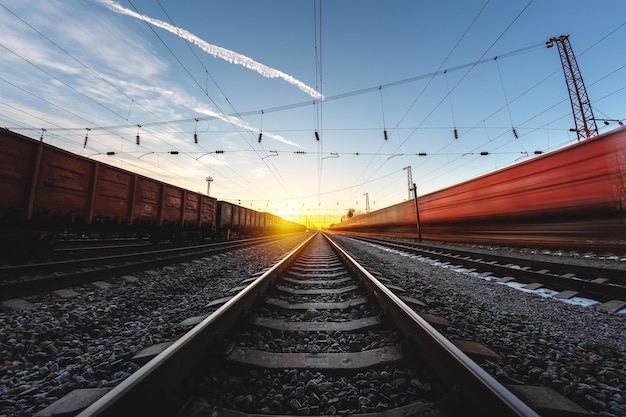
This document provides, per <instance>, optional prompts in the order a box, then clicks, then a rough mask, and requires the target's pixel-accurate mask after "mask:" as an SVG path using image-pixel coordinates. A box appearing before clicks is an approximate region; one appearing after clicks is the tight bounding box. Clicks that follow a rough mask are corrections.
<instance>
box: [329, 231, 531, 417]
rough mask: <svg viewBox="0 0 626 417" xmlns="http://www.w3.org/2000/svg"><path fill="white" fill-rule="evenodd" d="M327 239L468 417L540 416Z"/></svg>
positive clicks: (333, 242)
mask: <svg viewBox="0 0 626 417" xmlns="http://www.w3.org/2000/svg"><path fill="white" fill-rule="evenodd" d="M324 236H326V238H327V239H328V240H329V242H331V244H332V245H333V246H334V247H335V249H336V250H337V251H338V252H339V253H341V256H342V257H343V258H344V259H346V260H347V265H348V266H349V268H350V269H351V270H352V272H353V273H354V274H355V275H357V276H358V277H359V279H360V280H361V282H362V283H363V284H364V285H365V286H366V288H368V290H369V292H370V293H371V294H372V295H373V296H374V297H375V298H376V300H377V301H378V302H379V303H380V305H381V306H382V307H383V309H384V310H385V311H386V312H387V313H388V314H389V315H390V316H391V317H393V319H394V322H395V324H396V325H397V326H398V328H399V329H400V330H401V331H402V332H403V333H404V335H405V336H406V337H408V338H409V339H410V340H411V341H412V342H413V343H414V344H415V345H416V346H417V347H418V348H419V349H420V351H423V352H426V354H425V355H424V356H425V357H427V358H428V360H429V362H430V363H431V364H432V365H433V368H434V369H435V372H437V373H438V374H439V376H440V377H441V378H442V380H443V381H444V382H446V383H447V384H449V385H450V386H451V387H453V389H454V392H455V394H458V396H459V397H462V399H463V401H466V402H467V403H468V404H471V408H472V412H469V413H468V415H484V416H526V417H531V416H535V417H538V416H539V415H538V414H537V413H536V412H535V411H533V410H532V409H531V408H530V407H529V406H528V405H526V404H525V403H524V402H522V401H521V400H520V399H519V398H518V397H516V396H515V395H514V394H513V393H511V391H509V390H508V389H507V388H506V387H505V386H504V385H502V384H500V383H499V382H498V381H496V380H495V379H494V378H493V377H492V376H491V375H489V374H488V373H487V372H486V371H485V370H484V369H482V368H481V367H480V366H478V364H476V362H474V361H473V360H471V359H470V358H469V357H468V356H467V355H466V354H465V353H463V352H462V351H461V350H460V349H459V348H457V347H456V346H455V345H454V344H453V343H452V342H450V341H449V340H448V339H446V338H445V337H444V336H443V335H442V334H441V333H439V332H438V331H437V330H435V329H434V328H433V327H432V326H431V325H430V324H428V322H426V320H424V319H423V318H421V317H420V316H419V315H418V314H417V313H416V312H415V311H413V309H412V308H411V307H409V306H408V305H407V304H406V303H405V302H404V301H402V300H401V299H400V298H399V297H398V296H397V295H395V294H394V293H393V292H392V291H391V290H389V289H388V288H387V287H386V286H385V285H384V284H382V283H381V282H380V281H379V280H378V279H377V278H376V277H374V276H373V275H372V274H370V273H369V272H368V271H367V270H365V269H364V268H363V267H362V266H361V265H359V264H358V263H357V262H356V260H354V259H353V258H352V257H351V256H350V255H349V254H348V253H347V252H346V251H344V250H343V249H342V248H341V247H340V246H339V245H338V244H337V243H336V242H335V241H333V240H332V239H331V238H330V237H329V236H328V235H326V234H324Z"/></svg>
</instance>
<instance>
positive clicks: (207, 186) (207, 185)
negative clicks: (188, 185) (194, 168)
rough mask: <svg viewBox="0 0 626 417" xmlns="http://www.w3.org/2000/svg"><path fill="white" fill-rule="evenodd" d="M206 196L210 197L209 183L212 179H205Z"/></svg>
mask: <svg viewBox="0 0 626 417" xmlns="http://www.w3.org/2000/svg"><path fill="white" fill-rule="evenodd" d="M205 179H206V195H208V196H210V195H211V183H212V182H213V177H206V178H205Z"/></svg>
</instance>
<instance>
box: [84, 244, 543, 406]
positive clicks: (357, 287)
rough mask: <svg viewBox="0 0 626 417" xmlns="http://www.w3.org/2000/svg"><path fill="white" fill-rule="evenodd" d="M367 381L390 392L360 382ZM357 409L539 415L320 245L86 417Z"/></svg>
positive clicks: (255, 286)
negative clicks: (337, 385)
mask: <svg viewBox="0 0 626 417" xmlns="http://www.w3.org/2000/svg"><path fill="white" fill-rule="evenodd" d="M281 310H282V312H281ZM346 315H348V316H350V317H348V318H347V317H346ZM372 326H375V327H374V328H375V330H371V327H372ZM255 335H256V336H255ZM382 336H384V337H382ZM285 340H289V342H287V343H284V342H285ZM366 340H367V342H366ZM281 341H282V342H281ZM370 373H376V374H377V375H380V379H381V380H383V381H381V384H382V385H380V386H374V385H373V383H372V382H365V383H363V382H354V383H353V381H354V378H357V379H358V378H359V376H358V375H361V376H362V375H364V374H370ZM397 375H401V376H404V377H403V378H400V377H399V378H397V380H396V376H397ZM411 375H412V376H411ZM281 378H287V381H291V383H292V384H295V386H289V384H288V383H286V382H284V381H283V380H282V379H281ZM294 379H295V382H294ZM303 379H305V380H306V384H305V383H304V381H303ZM339 379H341V380H342V381H345V380H347V381H351V382H348V385H347V386H348V387H352V388H353V389H354V390H357V391H358V393H356V392H352V391H350V389H348V391H350V392H347V393H343V394H344V396H343V397H341V398H343V399H341V398H339V399H336V398H335V399H332V398H333V395H335V394H336V393H331V392H328V393H326V392H325V391H324V389H322V388H321V386H324V387H325V389H327V390H331V391H332V390H334V386H333V384H332V381H335V380H339ZM253 380H255V381H253ZM392 380H393V381H395V382H392ZM407 380H410V381H411V384H408V383H407ZM312 381H313V382H312ZM361 381H362V380H361ZM402 381H404V382H402ZM363 384H365V385H366V386H365V387H364V386H363ZM394 384H396V385H397V384H407V386H405V387H404V388H405V390H406V394H405V395H401V396H400V397H398V396H397V395H396V396H393V395H391V394H389V393H387V390H389V389H390V388H391V386H392V385H394ZM241 387H246V389H248V390H249V391H247V394H246V391H245V390H243V391H242V388H241ZM333 392H334V391H333ZM386 394H388V396H385V395H386ZM337 395H339V396H341V394H337ZM283 400H284V401H286V402H284V403H283V402H281V401H283ZM348 409H352V410H354V409H356V410H357V411H356V412H354V411H353V412H352V413H353V414H359V413H367V414H369V415H371V416H373V415H380V416H392V415H404V416H407V415H424V416H435V415H498V416H537V414H536V413H535V412H534V411H532V410H531V409H530V408H529V407H528V406H527V405H526V404H524V403H523V402H522V401H520V400H519V399H518V398H517V397H515V396H514V395H513V394H511V392H510V391H509V390H508V389H506V388H505V387H504V386H502V385H501V384H499V383H498V382H497V381H496V380H495V379H494V378H492V377H491V376H489V375H488V374H487V373H486V372H485V371H483V370H482V369H481V368H480V367H479V366H478V365H477V364H476V363H475V362H473V361H472V360H470V359H469V358H468V356H466V355H465V354H463V353H462V352H461V351H460V350H459V349H458V348H457V347H456V346H455V345H454V344H453V343H452V342H451V341H448V340H447V339H445V338H444V337H443V336H442V335H441V334H440V333H438V332H437V331H436V330H435V329H434V328H433V327H431V326H430V325H429V324H428V323H427V322H426V321H425V320H424V319H422V318H421V317H420V316H419V315H417V314H416V313H415V312H414V311H413V310H412V309H411V308H410V307H409V306H408V305H407V304H405V303H404V302H403V301H402V300H401V299H400V298H399V297H398V296H396V295H395V294H394V293H393V292H392V291H391V290H390V289H389V288H387V287H386V286H385V285H383V284H382V282H381V280H378V279H376V278H375V277H373V276H372V275H371V274H370V273H368V272H367V271H366V270H365V269H364V268H363V267H361V266H360V265H358V264H357V263H356V262H355V261H354V260H353V259H352V258H351V257H350V256H349V255H348V254H347V253H345V252H344V251H343V250H342V249H341V248H339V247H338V246H337V245H336V244H335V243H333V242H332V241H331V240H330V239H329V238H328V237H327V236H325V235H322V234H316V235H314V236H312V237H311V238H310V239H308V240H307V241H306V242H304V243H303V244H301V245H300V246H298V247H297V248H296V249H294V250H293V251H292V252H291V253H290V254H289V256H287V257H286V258H285V259H283V260H282V261H281V262H279V263H278V264H276V265H275V266H274V267H272V268H271V269H270V270H268V271H267V272H265V273H264V274H263V275H261V276H260V277H258V278H257V279H256V280H255V281H253V282H252V283H251V284H249V285H248V286H247V287H245V288H244V289H243V290H242V291H241V292H239V293H238V294H237V295H236V296H234V297H233V298H232V299H230V300H229V301H228V302H226V304H224V305H223V306H222V307H221V308H219V309H218V310H217V311H215V313H213V314H211V315H210V316H209V317H207V318H206V319H204V320H203V321H202V322H201V323H200V324H198V325H197V326H196V327H194V328H193V329H192V330H191V331H190V332H188V333H187V334H186V335H185V336H184V337H182V338H181V339H180V340H178V341H177V342H175V343H174V344H173V345H171V346H170V347H169V348H168V349H167V350H165V351H164V352H162V353H161V354H160V355H159V356H157V357H156V358H154V359H153V360H152V361H150V362H149V363H148V364H147V365H145V366H144V367H143V368H141V369H140V370H139V371H137V372H136V373H135V374H133V375H131V376H130V377H129V378H128V379H127V380H125V381H124V382H122V383H121V384H120V385H119V386H118V387H116V388H115V389H114V390H112V391H111V392H109V393H108V394H106V395H105V396H103V397H102V398H100V399H99V400H98V401H96V402H95V403H94V404H93V405H92V406H90V407H89V408H87V409H86V410H85V411H83V412H82V413H81V414H80V417H87V416H89V417H93V416H121V415H132V416H142V415H145V416H148V415H157V414H158V415H173V416H174V415H176V416H181V417H192V416H194V417H195V416H201V415H206V416H208V415H211V416H237V415H251V414H254V415H260V414H272V415H296V414H299V415H303V414H307V415H322V414H334V413H346V412H348V411H346V410H348Z"/></svg>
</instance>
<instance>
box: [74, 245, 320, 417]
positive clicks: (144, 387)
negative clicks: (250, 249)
mask: <svg viewBox="0 0 626 417" xmlns="http://www.w3.org/2000/svg"><path fill="white" fill-rule="evenodd" d="M314 237H315V234H312V235H311V237H309V238H308V239H307V240H305V241H304V242H302V243H301V244H300V245H298V246H297V247H296V248H295V249H293V250H292V251H291V252H290V253H289V254H288V255H287V256H286V257H285V258H283V260H281V261H280V262H278V263H277V264H276V265H274V266H273V267H272V268H270V269H269V270H268V271H266V272H265V273H264V274H263V275H261V276H260V277H258V278H257V279H256V280H255V281H254V282H252V283H251V284H250V285H248V286H247V287H246V288H244V289H243V290H242V291H241V292H239V293H238V294H237V295H235V296H234V297H233V298H232V299H230V300H229V301H228V302H226V303H225V304H224V305H223V306H221V307H220V308H219V309H218V310H217V311H215V312H214V313H213V314H211V315H210V316H209V317H207V318H206V319H204V320H203V321H202V322H201V323H200V324H198V325H197V326H196V327H194V328H193V329H192V330H190V331H189V332H187V333H186V334H185V335H184V336H183V337H181V338H180V339H178V340H177V341H176V342H174V343H173V344H172V345H171V346H170V347H169V348H167V349H166V350H165V351H163V352H162V353H161V354H159V355H158V356H157V357H155V358H154V359H152V360H151V361H150V362H148V363H147V364H146V365H145V366H143V367H141V368H140V369H139V370H138V371H137V372H135V373H134V374H132V375H131V376H129V377H128V378H127V379H125V380H124V381H123V382H122V383H121V384H120V385H118V386H117V387H115V388H114V389H113V390H111V391H110V392H108V393H107V394H105V395H104V396H103V397H101V398H100V399H99V400H97V401H96V402H95V403H93V404H92V405H91V406H90V407H88V408H86V409H85V410H84V411H83V412H81V413H80V414H79V415H78V416H79V417H96V416H97V417H108V416H110V417H118V416H154V415H161V413H162V411H163V410H161V409H159V405H160V404H161V401H162V400H164V399H165V397H167V395H168V394H167V393H168V392H169V390H170V388H171V387H172V386H176V385H178V384H179V383H181V382H182V381H183V380H184V379H185V378H186V377H187V376H188V375H189V373H190V372H191V371H192V370H194V368H195V366H196V365H197V364H198V363H199V362H201V360H202V359H203V358H205V357H206V356H207V354H211V353H212V352H213V353H217V350H216V349H215V347H216V346H219V345H220V342H221V339H222V337H223V336H224V334H226V332H227V331H228V330H229V329H230V328H231V327H232V326H233V325H234V323H235V322H236V321H237V320H238V319H239V317H240V316H241V315H242V314H243V313H244V312H245V311H246V310H248V309H249V308H250V307H251V306H252V304H253V303H254V302H255V301H256V300H257V298H258V297H259V295H260V294H261V293H262V292H264V291H265V290H266V288H267V287H268V286H269V285H270V284H271V283H272V282H273V281H274V280H276V278H278V277H279V276H281V275H282V274H284V272H285V271H286V270H287V269H288V268H289V267H290V265H291V264H292V263H293V261H294V259H295V258H297V256H298V255H299V254H300V253H301V252H302V251H303V250H304V249H305V248H306V246H307V245H308V243H309V242H310V241H311V240H312V239H313V238H314ZM181 370H185V372H182V371H181Z"/></svg>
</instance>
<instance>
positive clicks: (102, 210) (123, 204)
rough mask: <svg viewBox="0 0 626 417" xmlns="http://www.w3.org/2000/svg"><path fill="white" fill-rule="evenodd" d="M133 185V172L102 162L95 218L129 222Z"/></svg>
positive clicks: (96, 196) (97, 182)
mask: <svg viewBox="0 0 626 417" xmlns="http://www.w3.org/2000/svg"><path fill="white" fill-rule="evenodd" d="M132 186H133V174H131V173H129V172H126V171H122V170H119V169H116V168H114V167H111V166H107V165H104V164H100V169H99V171H98V179H97V180H96V189H95V200H94V209H93V215H94V220H96V219H114V220H116V221H117V222H121V221H124V222H128V213H129V203H130V201H131V198H130V197H131V192H132Z"/></svg>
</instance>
